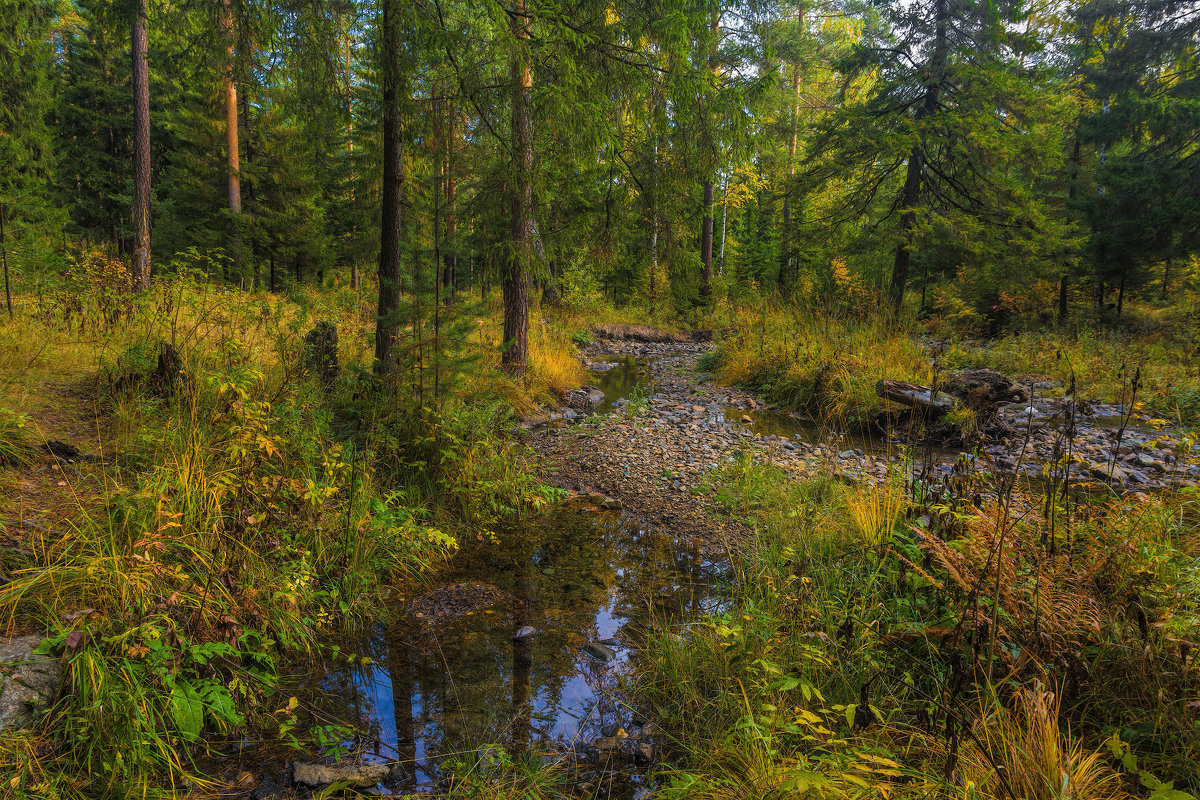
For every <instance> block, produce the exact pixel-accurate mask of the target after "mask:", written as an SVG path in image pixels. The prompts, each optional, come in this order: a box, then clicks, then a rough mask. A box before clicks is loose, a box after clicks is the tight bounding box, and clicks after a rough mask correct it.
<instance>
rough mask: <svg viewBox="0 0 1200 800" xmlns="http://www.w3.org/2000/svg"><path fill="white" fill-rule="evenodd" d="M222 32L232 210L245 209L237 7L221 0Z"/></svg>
mask: <svg viewBox="0 0 1200 800" xmlns="http://www.w3.org/2000/svg"><path fill="white" fill-rule="evenodd" d="M221 32H222V33H223V34H224V36H225V64H224V65H223V66H222V68H221V79H222V81H223V83H224V85H225V86H224V88H225V155H226V165H227V167H228V170H227V171H228V176H229V210H230V211H232V212H233V213H235V214H237V213H239V212H241V210H242V179H241V164H240V163H239V153H238V113H237V84H235V83H234V82H233V58H234V55H233V7H232V6H231V5H230V0H221Z"/></svg>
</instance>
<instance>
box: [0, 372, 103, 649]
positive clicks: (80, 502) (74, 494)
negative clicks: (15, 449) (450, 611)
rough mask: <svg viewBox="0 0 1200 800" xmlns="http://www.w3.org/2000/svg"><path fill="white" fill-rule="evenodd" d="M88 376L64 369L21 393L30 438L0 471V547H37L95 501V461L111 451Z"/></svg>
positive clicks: (99, 474) (98, 471)
mask: <svg viewBox="0 0 1200 800" xmlns="http://www.w3.org/2000/svg"><path fill="white" fill-rule="evenodd" d="M92 383H94V381H93V379H92V378H89V377H88V376H85V375H64V376H60V377H59V378H57V379H55V380H50V381H44V382H42V383H40V384H38V385H37V386H36V387H34V390H33V392H32V393H31V394H30V395H28V396H27V397H26V405H25V407H24V409H23V410H24V414H25V417H24V425H25V427H26V428H28V429H30V431H31V435H30V437H29V439H30V441H31V443H32V445H33V446H32V447H30V448H29V449H28V450H26V451H25V452H24V453H22V455H21V458H20V461H19V463H17V464H15V465H14V468H13V469H8V470H4V471H3V472H2V473H0V548H3V549H5V550H7V551H9V552H10V553H13V554H25V553H35V552H38V551H42V550H44V549H45V548H46V547H47V546H48V545H49V544H50V540H52V539H54V538H58V537H62V536H68V535H70V532H71V531H72V530H73V529H74V526H75V525H76V524H77V523H78V520H79V517H80V513H81V512H83V513H85V514H86V513H89V512H90V510H94V509H95V508H97V507H98V505H99V504H100V502H101V496H102V493H103V483H104V481H103V470H102V468H101V466H100V465H101V463H102V462H103V461H104V460H105V458H106V457H108V456H111V455H112V454H111V453H110V452H109V449H110V448H109V443H110V442H111V435H110V433H111V432H110V431H108V429H107V423H106V420H105V417H104V415H103V414H101V413H100V412H99V410H98V409H97V407H96V403H95V399H94V392H93V391H92V388H93V387H92ZM31 630H32V629H31ZM10 632H11V631H10ZM19 632H22V631H18V633H19Z"/></svg>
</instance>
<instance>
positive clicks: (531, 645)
mask: <svg viewBox="0 0 1200 800" xmlns="http://www.w3.org/2000/svg"><path fill="white" fill-rule="evenodd" d="M713 573H714V570H713V565H712V563H711V562H710V561H708V560H706V559H705V558H704V557H703V556H702V554H701V553H700V552H699V550H698V549H695V548H690V547H681V546H680V545H679V544H677V543H675V542H673V541H672V540H671V539H670V538H669V537H665V536H662V535H657V534H652V533H648V532H644V531H638V530H635V529H632V528H630V527H627V526H624V525H622V524H620V523H619V522H617V521H616V520H614V519H611V518H607V517H599V516H597V515H594V514H580V513H578V512H575V511H571V510H567V511H564V512H562V513H557V514H553V515H550V516H546V517H543V518H541V519H540V520H538V521H537V522H536V523H535V524H530V525H526V526H524V527H522V528H520V529H513V530H508V531H505V532H503V533H502V535H501V541H500V543H499V544H495V545H483V546H477V547H474V548H472V550H471V551H470V552H463V553H461V554H460V556H459V557H458V558H456V559H455V562H454V564H453V565H452V568H451V571H450V573H449V574H446V575H444V576H441V578H442V581H444V583H446V584H452V583H456V582H460V581H464V580H474V581H486V582H489V583H493V584H496V585H497V586H499V587H500V588H502V589H504V590H505V591H506V592H508V594H509V595H510V596H511V598H512V599H511V601H510V602H509V603H506V604H498V605H496V606H494V607H492V608H491V609H485V610H484V611H480V612H476V613H475V614H473V615H470V616H464V617H460V618H456V619H448V620H445V621H443V622H440V623H437V624H435V625H433V626H430V627H427V628H421V627H418V626H416V625H414V624H412V623H411V622H410V621H408V620H405V621H403V622H401V623H399V624H397V625H396V626H394V627H393V628H391V629H389V630H387V631H384V632H383V633H384V635H385V641H383V642H380V643H378V644H379V647H378V649H375V648H372V650H371V651H370V652H378V653H386V656H385V657H384V658H383V659H381V660H382V661H383V662H384V663H385V664H386V669H387V672H388V676H389V677H390V683H391V689H392V698H391V700H392V709H391V710H392V712H393V713H394V715H395V735H396V741H397V742H398V750H399V753H398V754H397V755H398V757H399V758H400V760H402V761H406V762H409V763H412V762H415V761H416V759H417V756H418V753H420V754H421V756H422V758H423V760H424V761H425V762H426V765H427V766H435V765H436V764H438V763H440V762H441V761H442V760H443V759H445V758H448V757H455V758H457V757H461V756H462V755H463V754H464V753H468V752H469V751H472V750H476V749H477V748H479V747H481V746H483V745H486V744H493V743H503V744H506V745H508V746H509V747H510V748H512V749H513V750H514V751H520V750H523V749H525V748H527V747H529V746H531V745H532V744H533V743H534V742H535V741H538V740H545V739H548V738H550V735H551V732H552V730H553V729H554V726H555V723H556V722H558V721H560V720H561V719H562V718H563V715H564V714H566V713H568V712H570V713H573V714H578V715H579V716H580V717H581V718H580V719H578V720H577V724H578V728H579V734H580V738H582V739H583V742H584V743H587V742H590V741H591V740H592V739H594V738H595V737H596V736H599V735H600V730H601V728H602V727H603V726H605V725H608V724H612V723H618V724H623V723H624V722H626V721H627V720H626V717H627V716H628V715H627V714H625V713H624V712H622V710H621V709H620V708H619V705H620V701H619V691H620V687H619V676H618V671H617V670H616V669H614V668H613V667H612V666H611V665H606V664H601V663H600V662H597V661H593V660H591V659H590V658H588V657H587V656H583V655H581V652H582V648H583V647H584V646H585V645H586V644H587V642H588V641H591V640H594V639H596V638H599V637H598V633H599V631H598V627H597V616H598V615H599V614H600V613H601V612H602V611H605V610H608V613H611V615H612V616H613V617H615V618H616V619H617V620H618V621H623V622H624V625H623V627H624V628H626V629H628V628H633V629H635V630H636V628H638V627H639V626H640V625H644V624H646V623H648V622H653V621H658V622H661V621H664V620H666V619H668V618H676V617H689V616H692V615H694V614H695V613H696V612H697V611H698V610H702V609H701V608H700V602H701V601H702V600H703V599H704V597H705V596H706V594H707V587H709V586H710V585H711V584H712V582H713V577H714V574H713ZM610 603H611V605H610ZM488 612H490V613H488ZM526 625H531V626H534V627H537V628H539V629H540V632H539V633H538V634H537V635H535V636H533V637H528V638H524V639H521V640H514V633H515V632H516V630H518V629H519V628H521V627H523V626H526ZM623 638H630V637H623ZM631 643H632V640H631ZM579 681H583V682H585V683H586V685H587V695H589V696H591V697H593V698H595V704H594V705H595V707H593V708H570V709H566V710H564V708H563V706H564V700H563V695H564V691H565V688H566V687H567V686H568V685H570V686H571V687H572V691H577V690H578V689H579V688H580V687H579V683H578V682H579ZM346 682H347V683H352V682H353V678H352V677H351V676H350V675H349V674H347V675H346ZM359 685H360V686H362V685H364V684H362V683H361V682H360V683H359ZM346 688H350V687H349V686H347V687H346ZM345 696H357V697H358V698H359V700H358V702H369V701H368V700H367V698H364V697H363V695H362V694H361V693H358V692H349V693H347V694H346V695H343V697H345ZM361 711H362V712H363V714H364V716H366V717H372V718H374V719H375V720H376V724H378V715H377V714H376V713H375V710H374V709H370V708H367V707H363V708H362V709H361ZM376 738H379V737H378V736H377V737H376ZM418 745H420V747H418ZM383 755H384V757H389V755H390V754H383ZM411 772H412V770H410V774H411ZM426 782H427V781H424V780H423V781H421V783H426ZM417 785H418V784H417V781H416V780H415V779H412V780H409V781H408V782H406V783H405V785H404V788H406V789H412V788H415V787H416V786H417Z"/></svg>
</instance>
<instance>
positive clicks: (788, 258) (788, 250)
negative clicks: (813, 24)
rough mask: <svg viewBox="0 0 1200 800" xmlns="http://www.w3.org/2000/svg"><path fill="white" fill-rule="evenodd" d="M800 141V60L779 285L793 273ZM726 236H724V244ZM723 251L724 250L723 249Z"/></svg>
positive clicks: (800, 11) (795, 69)
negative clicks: (795, 185) (794, 190)
mask: <svg viewBox="0 0 1200 800" xmlns="http://www.w3.org/2000/svg"><path fill="white" fill-rule="evenodd" d="M796 19H797V21H798V22H799V23H800V24H803V23H804V7H803V6H799V7H798V8H797V9H796ZM799 141H800V60H799V59H798V58H797V59H796V62H795V63H794V64H792V136H791V138H790V139H789V140H788V183H789V185H788V187H787V190H786V191H785V192H784V193H783V235H782V236H780V237H779V238H780V243H781V245H782V246H781V248H780V250H781V253H780V264H779V284H780V286H782V285H783V283H784V280H785V279H786V278H787V277H788V276H789V275H790V274H791V272H792V261H793V254H792V187H791V185H790V184H791V179H793V178H795V177H796V146H797V145H798V144H799ZM723 240H724V235H722V243H723ZM722 251H723V248H722Z"/></svg>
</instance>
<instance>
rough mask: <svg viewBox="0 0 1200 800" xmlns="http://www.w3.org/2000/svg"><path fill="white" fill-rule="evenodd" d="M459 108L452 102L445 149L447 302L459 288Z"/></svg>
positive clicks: (445, 272) (449, 110) (444, 258)
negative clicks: (456, 175) (456, 173)
mask: <svg viewBox="0 0 1200 800" xmlns="http://www.w3.org/2000/svg"><path fill="white" fill-rule="evenodd" d="M457 116H458V109H457V108H456V107H455V105H454V104H453V103H452V102H451V103H450V104H449V106H448V111H447V113H446V145H445V147H446V149H445V189H444V191H445V195H446V236H445V242H444V243H443V246H444V252H445V255H444V256H443V257H442V263H443V266H442V285H443V286H445V287H446V302H447V303H448V304H452V303H453V302H454V294H455V291H456V290H457V288H458V241H457V236H458V219H457V218H456V217H455V212H456V208H455V201H456V194H457V190H458V187H457V185H456V181H455V180H454V144H455V137H456V135H457V126H456V125H455V122H456V121H457Z"/></svg>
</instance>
